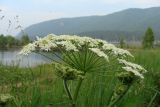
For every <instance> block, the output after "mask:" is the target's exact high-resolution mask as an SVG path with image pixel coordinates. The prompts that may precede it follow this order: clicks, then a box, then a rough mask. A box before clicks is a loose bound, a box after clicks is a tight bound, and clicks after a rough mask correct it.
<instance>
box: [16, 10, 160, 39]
mask: <svg viewBox="0 0 160 107" xmlns="http://www.w3.org/2000/svg"><path fill="white" fill-rule="evenodd" d="M159 11H160V7H151V8H144V9H139V8H130V9H125V10H121V11H119V12H114V13H111V14H108V15H100V16H98V15H94V16H83V17H75V18H60V19H55V20H48V21H44V22H40V23H37V24H33V25H31V26H29V27H27V28H26V29H24V31H25V32H26V33H28V34H29V36H30V38H32V39H34V38H35V36H40V37H43V36H45V35H47V34H49V33H54V34H57V35H60V34H83V35H87V36H92V34H89V35H88V33H86V34H85V32H95V31H98V32H99V31H102V32H106V37H109V34H108V33H107V31H108V32H111V31H112V32H114V31H115V32H116V31H117V32H118V31H121V32H129V33H131V34H132V32H141V33H138V35H137V34H135V37H138V36H140V37H141V38H142V36H143V33H144V31H145V30H146V29H147V28H148V27H152V28H153V30H154V31H155V34H156V37H157V38H159V37H160V31H159V30H160V12H159ZM129 33H128V34H129ZM124 34H125V33H124ZM133 34H134V33H133ZM20 35H21V34H19V36H20ZM103 35H104V36H105V34H103ZM116 35H118V33H117V34H116ZM121 35H122V34H121ZM98 36H100V35H98V34H97V35H96V37H98ZM119 36H120V35H119ZM129 36H130V35H127V37H129ZM106 37H105V38H106ZM106 39H107V38H106ZM112 39H114V38H112Z"/></svg>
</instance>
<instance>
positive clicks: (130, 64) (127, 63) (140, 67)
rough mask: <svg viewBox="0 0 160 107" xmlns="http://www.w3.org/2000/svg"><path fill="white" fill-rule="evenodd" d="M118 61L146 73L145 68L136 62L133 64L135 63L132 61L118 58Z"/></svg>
mask: <svg viewBox="0 0 160 107" xmlns="http://www.w3.org/2000/svg"><path fill="white" fill-rule="evenodd" d="M118 61H119V63H122V64H124V65H125V66H129V67H131V68H133V69H136V70H138V71H139V72H141V73H146V72H147V70H145V69H144V68H143V67H142V66H140V65H138V64H135V63H132V62H128V61H126V60H124V59H118Z"/></svg>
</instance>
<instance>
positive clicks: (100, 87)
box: [0, 49, 160, 107]
mask: <svg viewBox="0 0 160 107" xmlns="http://www.w3.org/2000/svg"><path fill="white" fill-rule="evenodd" d="M131 52H132V54H133V55H134V56H135V59H134V60H135V62H136V63H138V64H140V65H142V66H143V67H144V68H145V69H147V70H148V71H149V72H147V73H146V74H145V78H144V80H143V82H142V83H141V85H137V84H135V85H133V86H132V87H131V88H130V89H129V90H130V91H128V93H126V95H125V97H124V98H122V100H121V101H120V102H119V103H118V107H159V106H160V50H158V49H155V50H140V49H136V50H131ZM113 67H115V66H113ZM52 69H53V67H52V66H51V65H40V66H37V67H34V68H19V67H18V66H14V67H7V66H3V65H0V94H6V93H9V94H10V95H12V96H13V97H14V98H13V101H10V102H9V103H7V105H6V106H7V107H69V102H70V101H69V100H68V97H67V96H66V94H65V90H64V88H63V84H62V82H63V81H62V80H61V79H60V78H58V77H56V76H55V74H54V71H53V70H52ZM113 75H114V74H113V73H110V72H107V73H106V72H102V73H99V74H98V73H96V72H95V73H92V74H90V75H89V78H87V79H85V80H84V81H83V82H84V84H83V85H82V87H81V89H80V93H79V97H78V99H77V107H107V106H105V105H107V103H108V100H109V96H108V95H110V93H112V92H113V88H114V87H115V85H113V84H116V83H117V79H115V78H114V76H113ZM76 82H77V81H75V84H76ZM69 87H73V89H74V87H75V86H74V83H72V82H70V84H69ZM71 91H72V90H71ZM0 107H1V106H0Z"/></svg>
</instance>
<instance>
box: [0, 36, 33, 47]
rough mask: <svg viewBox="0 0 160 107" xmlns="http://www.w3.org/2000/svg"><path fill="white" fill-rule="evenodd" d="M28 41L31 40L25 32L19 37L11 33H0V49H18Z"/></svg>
mask: <svg viewBox="0 0 160 107" xmlns="http://www.w3.org/2000/svg"><path fill="white" fill-rule="evenodd" d="M30 42H31V40H30V39H29V36H28V35H27V34H24V35H23V36H22V37H21V38H19V39H18V38H15V37H14V36H11V35H3V34H0V50H9V49H16V48H18V49H19V48H21V47H23V46H24V45H26V44H28V43H30Z"/></svg>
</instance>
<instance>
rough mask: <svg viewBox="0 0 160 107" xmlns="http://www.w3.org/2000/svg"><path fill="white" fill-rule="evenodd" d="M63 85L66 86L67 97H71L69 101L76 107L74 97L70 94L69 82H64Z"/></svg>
mask: <svg viewBox="0 0 160 107" xmlns="http://www.w3.org/2000/svg"><path fill="white" fill-rule="evenodd" d="M63 85H64V88H65V90H66V93H67V95H68V97H69V99H70V101H71V107H75V103H74V100H73V97H72V95H71V92H70V90H69V88H68V85H67V80H63Z"/></svg>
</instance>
